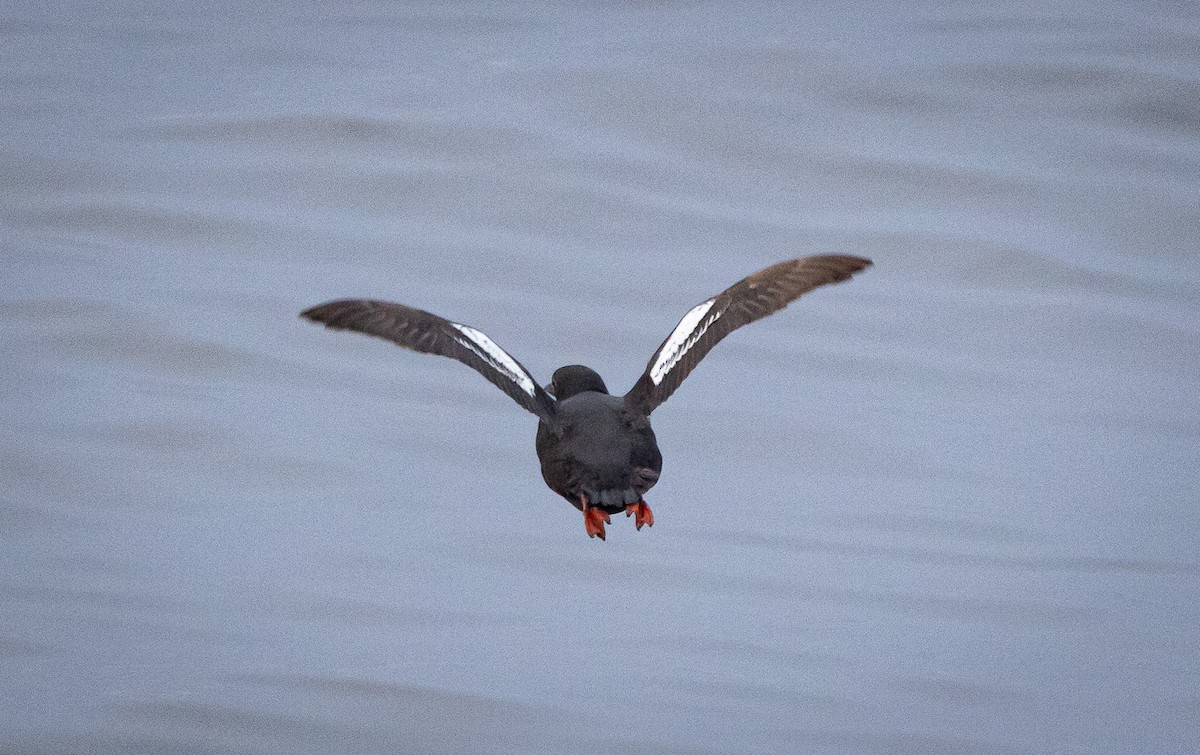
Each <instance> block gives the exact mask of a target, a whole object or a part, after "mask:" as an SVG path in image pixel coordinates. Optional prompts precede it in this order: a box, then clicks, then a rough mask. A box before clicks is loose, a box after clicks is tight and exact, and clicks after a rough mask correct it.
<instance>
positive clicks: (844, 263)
mask: <svg viewBox="0 0 1200 755" xmlns="http://www.w3.org/2000/svg"><path fill="white" fill-rule="evenodd" d="M870 264H871V262H870V261H869V260H866V259H862V258H861V257H849V256H840V255H825V256H815V257H804V258H801V259H795V260H789V261H787V262H781V263H779V264H777V265H772V266H771V267H768V268H766V269H764V270H760V271H759V272H757V273H754V274H753V275H750V276H748V277H746V278H744V279H742V280H740V281H738V282H737V283H735V284H734V285H732V286H730V287H729V288H727V289H726V290H725V291H723V292H721V293H720V294H717V295H716V296H714V297H712V298H711V299H706V300H705V301H703V302H701V303H700V304H697V305H696V306H695V307H693V308H692V309H690V310H689V311H688V312H687V314H685V315H684V317H683V319H682V320H680V322H679V324H678V325H677V326H676V327H675V330H674V331H672V332H671V334H670V335H669V336H667V338H666V340H664V341H663V342H662V344H661V345H659V347H658V350H657V351H655V352H654V355H653V356H651V357H650V362H649V363H648V364H647V365H646V370H645V372H644V373H643V374H642V376H641V377H640V378H639V379H638V381H637V382H636V383H635V384H634V386H633V388H632V389H631V390H630V391H629V392H628V393H626V394H625V395H624V396H621V397H618V396H612V395H610V394H609V392H608V388H607V387H606V386H605V384H604V381H603V379H601V377H600V375H598V374H597V373H596V372H595V371H593V370H591V369H590V368H588V367H584V366H582V365H570V366H567V367H561V368H559V369H558V370H556V371H555V373H554V376H553V378H552V380H551V382H550V385H549V386H548V387H549V389H550V390H549V391H547V390H546V389H544V388H542V387H541V386H539V385H538V383H537V381H536V380H535V379H534V378H533V375H532V374H530V372H529V370H527V369H526V368H525V367H524V366H523V365H522V364H521V363H520V362H518V361H517V360H516V359H514V358H513V357H512V356H511V355H509V354H508V352H506V351H504V350H503V349H501V348H500V347H499V346H497V345H496V344H495V342H493V341H492V340H491V339H490V338H488V337H487V336H486V335H484V334H483V333H481V332H480V331H478V330H476V329H474V328H472V327H470V326H467V325H463V324H462V323H455V322H451V321H449V320H446V319H444V318H442V317H438V316H437V315H434V314H431V313H429V312H425V311H423V310H419V309H413V308H412V307H406V306H404V305H402V304H392V303H389V302H382V301H372V300H365V299H345V300H340V301H334V302H329V303H328V304H322V305H320V306H318V307H313V308H312V309H309V310H306V311H304V312H303V313H301V314H302V316H304V317H306V318H308V319H310V320H313V321H315V322H319V323H323V324H325V325H326V326H328V327H330V328H335V329H339V330H355V331H358V332H361V333H367V334H369V335H373V336H379V337H381V338H386V339H388V340H390V341H393V342H395V343H397V344H399V345H400V346H404V347H405V348H409V349H413V350H414V351H419V352H422V353H426V354H440V355H442V356H448V357H451V358H453V359H457V360H458V361H460V362H463V363H464V364H466V365H468V366H470V367H472V368H474V369H475V370H477V371H478V372H480V373H482V374H483V376H484V377H486V378H487V379H488V380H490V381H491V382H492V383H493V384H494V385H496V386H497V387H498V388H500V390H502V391H504V392H505V393H506V394H508V395H509V396H510V397H511V398H513V399H514V400H515V401H516V402H517V403H518V404H520V405H521V406H523V407H524V408H525V409H527V410H528V411H530V412H532V413H533V414H535V415H536V416H537V417H538V419H539V420H540V422H539V424H538V432H537V454H538V459H539V460H540V461H541V465H542V477H543V478H544V479H545V481H546V484H547V485H548V486H549V487H550V489H551V490H553V491H554V492H556V493H558V494H559V495H561V496H562V497H563V498H566V499H567V500H568V501H570V502H571V503H572V505H574V506H575V507H576V508H578V509H580V510H581V511H583V513H584V524H585V527H586V529H587V532H588V534H589V535H592V536H599V537H600V538H601V539H603V538H604V537H605V531H604V524H605V523H607V522H609V521H610V520H609V515H611V514H614V513H619V512H620V511H625V512H626V514H627V515H636V517H637V527H638V529H641V527H642V525H643V524H650V525H653V523H654V518H653V514H652V513H651V512H650V508H649V506H647V505H646V502H645V499H644V495H645V493H646V491H648V490H650V488H652V487H654V484H655V483H656V482H658V478H659V474H660V472H661V470H662V454H661V453H660V452H659V449H658V444H657V442H656V441H655V438H654V431H653V430H652V429H651V427H650V413H651V412H653V411H654V410H655V409H656V408H658V406H659V405H661V404H662V403H663V402H664V401H666V400H667V399H668V398H669V397H670V396H671V394H672V393H674V392H675V390H676V389H677V388H678V387H679V385H680V383H682V382H683V380H684V378H686V377H687V376H688V374H689V373H691V371H692V370H693V369H695V367H696V365H697V364H699V362H700V360H701V359H703V358H704V356H705V355H706V354H707V353H708V352H709V351H710V350H711V349H712V347H713V346H715V345H716V344H717V343H718V342H719V341H720V340H721V339H722V338H724V337H725V336H727V335H729V334H730V333H732V332H733V331H734V330H736V329H737V328H740V327H741V326H743V325H746V324H748V323H751V322H754V321H755V320H758V319H760V318H763V317H766V316H767V315H769V314H771V313H773V312H777V311H778V310H780V309H783V308H784V307H786V306H787V305H788V304H789V303H791V302H792V301H794V300H795V299H796V298H798V297H799V296H801V295H802V294H804V293H806V292H808V291H811V290H813V289H814V288H817V287H819V286H823V285H826V284H830V283H837V282H840V281H844V280H848V279H849V278H850V277H851V276H852V275H854V274H855V273H857V272H859V271H860V270H862V269H864V268H865V267H867V266H868V265H870ZM551 394H553V395H551Z"/></svg>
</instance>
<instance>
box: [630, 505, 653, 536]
mask: <svg viewBox="0 0 1200 755" xmlns="http://www.w3.org/2000/svg"><path fill="white" fill-rule="evenodd" d="M625 516H636V517H637V518H636V519H634V520H633V523H634V524H635V525H636V526H637V528H638V529H639V530H640V529H641V528H642V525H643V524H644V525H646V526H648V527H653V526H654V512H653V511H651V510H650V507H649V506H648V505H646V502H645V501H638V502H637V503H631V504H629V505H628V506H626V507H625Z"/></svg>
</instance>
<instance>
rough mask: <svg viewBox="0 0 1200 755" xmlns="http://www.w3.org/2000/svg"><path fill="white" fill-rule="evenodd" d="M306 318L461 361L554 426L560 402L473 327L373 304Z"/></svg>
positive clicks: (343, 306) (320, 310)
mask: <svg viewBox="0 0 1200 755" xmlns="http://www.w3.org/2000/svg"><path fill="white" fill-rule="evenodd" d="M300 315H301V316H302V317H305V318H307V319H309V320H312V321H313V322H319V323H323V324H324V325H325V326H327V327H329V328H333V329H334V330H353V331H357V332H359V333H366V334H367V335H372V336H378V337H380V338H386V339H387V340H389V341H391V342H393V343H395V344H398V345H400V346H403V347H404V348H406V349H412V350H413V351H419V352H421V353H423V354H438V355H440V356H444V357H450V358H451V359H457V360H458V361H460V362H462V363H463V364H465V365H467V366H468V367H471V368H473V369H475V370H476V371H478V372H479V373H480V374H482V375H483V376H484V377H485V378H487V379H488V380H489V381H491V383H492V384H493V385H495V386H496V387H497V388H499V389H500V390H502V391H504V392H505V393H507V394H508V395H509V396H510V397H511V398H512V399H513V400H514V401H516V402H517V403H518V404H520V405H521V406H523V407H525V408H526V409H527V410H529V411H531V412H533V413H534V414H536V415H537V416H538V418H539V419H541V420H542V421H544V422H549V421H550V419H551V418H552V417H553V416H554V399H553V398H551V397H550V394H548V393H546V391H544V390H543V389H542V387H541V386H539V385H538V383H537V380H535V379H534V377H533V375H531V374H530V373H529V370H527V369H525V367H524V366H523V365H522V364H521V363H520V362H519V361H517V360H516V359H514V358H513V357H512V355H510V354H508V353H507V352H506V351H504V350H503V349H501V348H500V347H499V346H497V345H496V344H495V343H494V342H492V341H491V339H489V338H488V337H487V336H486V335H484V334H483V333H481V332H480V331H478V330H476V329H474V328H471V327H470V326H467V325H463V324H462V323H454V322H451V321H450V320H447V319H445V318H444V317H438V316H437V315H435V314H433V313H431V312H426V311H424V310H421V309H414V308H413V307H406V306H404V305H403V304H393V303H391V302H386V301H373V300H370V299H342V300H340V301H332V302H329V303H327V304H322V305H320V306H317V307H313V308H312V309H308V310H305V311H304V312H301V313H300ZM464 329H465V330H464ZM477 339H478V340H477Z"/></svg>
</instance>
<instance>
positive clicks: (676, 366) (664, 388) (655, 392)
mask: <svg viewBox="0 0 1200 755" xmlns="http://www.w3.org/2000/svg"><path fill="white" fill-rule="evenodd" d="M870 264H871V261H870V260H867V259H863V258H862V257H849V256H840V255H824V256H817V257H804V258H802V259H796V260H788V261H787V262H780V263H779V264H777V265H772V266H770V267H768V268H766V269H764V270H760V271H758V272H757V273H754V274H753V275H750V276H748V277H746V278H743V279H742V280H740V281H738V282H737V283H735V284H733V285H732V286H730V287H729V288H727V289H725V290H724V291H722V292H721V293H719V294H717V295H716V296H714V297H712V298H711V299H707V300H705V301H704V302H702V303H701V304H698V305H696V307H693V308H692V309H691V310H689V312H688V314H687V315H685V316H684V318H683V319H682V320H680V325H677V326H676V331H679V328H680V326H682V325H683V324H684V323H685V322H687V321H688V320H689V318H690V317H692V315H693V313H699V316H698V318H696V319H695V322H694V323H692V324H691V327H689V328H685V330H684V331H680V332H672V333H671V335H670V336H668V337H667V339H666V340H665V341H663V342H662V344H661V345H660V346H659V347H658V350H657V351H655V352H654V356H652V357H650V362H649V363H648V364H647V365H646V371H645V372H644V373H643V374H642V376H641V378H639V379H638V381H637V383H636V384H635V385H634V386H633V388H632V389H631V390H630V391H629V393H627V394H625V401H626V403H627V404H628V405H629V406H630V407H631V408H632V409H634V410H635V411H637V412H639V413H640V414H645V415H648V414H650V412H652V411H654V410H655V409H656V408H657V407H658V406H659V405H660V404H662V403H663V402H664V401H666V400H667V399H668V398H670V396H671V394H672V393H674V392H675V389H676V388H678V387H679V385H680V383H682V382H683V380H684V378H686V377H687V376H688V375H689V374H690V373H691V371H692V370H694V369H695V368H696V365H697V364H699V363H700V360H701V359H703V358H704V355H705V354H707V353H708V352H709V351H711V350H712V348H713V347H714V346H716V345H717V343H719V342H720V341H721V339H722V338H724V337H725V336H727V335H729V334H730V333H732V332H733V331H735V330H737V329H738V328H740V327H742V326H743V325H748V324H749V323H752V322H754V321H755V320H759V319H762V318H763V317H766V316H767V315H769V314H771V313H773V312H778V311H779V310H781V309H783V308H784V307H786V306H787V305H788V304H790V303H791V302H793V301H795V300H796V299H797V298H799V297H800V296H801V295H803V294H805V293H808V292H809V291H812V290H813V289H814V288H818V287H820V286H824V285H828V284H830V283H839V282H841V281H845V280H849V279H850V277H851V276H852V275H854V274H855V273H857V272H859V271H860V270H863V269H864V268H866V267H868V266H869V265H870ZM705 305H708V306H707V308H705V309H703V310H702V311H701V308H703V307H705ZM668 347H670V349H669V351H668V353H667V354H665V355H664V353H663V352H664V349H668ZM660 357H662V362H661V363H660Z"/></svg>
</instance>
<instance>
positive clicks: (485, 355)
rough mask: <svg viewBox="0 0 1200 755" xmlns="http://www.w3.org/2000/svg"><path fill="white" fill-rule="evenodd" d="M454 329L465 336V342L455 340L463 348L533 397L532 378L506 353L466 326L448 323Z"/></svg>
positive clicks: (481, 334)
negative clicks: (473, 353)
mask: <svg viewBox="0 0 1200 755" xmlns="http://www.w3.org/2000/svg"><path fill="white" fill-rule="evenodd" d="M450 324H451V325H452V326H454V329H455V330H457V331H458V332H459V333H462V334H463V335H464V336H466V340H464V339H462V338H459V339H456V340H457V341H458V342H459V343H461V344H462V345H463V346H466V347H467V348H468V349H470V350H471V351H473V352H475V353H476V354H477V355H479V358H480V359H482V360H483V361H485V362H487V363H488V364H489V365H491V366H492V367H493V368H494V369H495V370H496V371H497V372H499V373H501V374H502V375H504V376H505V377H506V378H508V379H509V380H511V381H513V382H514V383H516V384H517V385H519V386H521V390H523V391H525V392H526V393H528V394H529V395H530V396H532V395H534V383H533V378H531V377H529V375H528V374H526V372H525V370H523V369H521V365H519V364H517V361H516V360H515V359H513V358H512V357H510V356H509V355H508V352H507V351H505V350H504V349H502V348H500V347H499V346H497V345H496V344H495V342H494V341H492V339H490V338H488V337H487V336H485V335H484V334H483V333H480V332H479V331H478V330H475V328H472V327H470V326H468V325H460V324H458V323H456V322H452V323H450Z"/></svg>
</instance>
